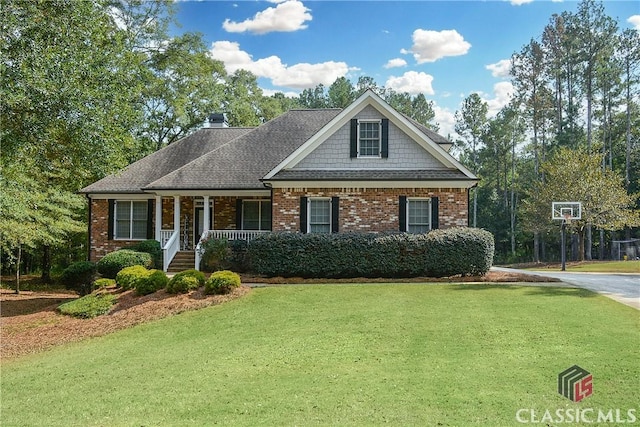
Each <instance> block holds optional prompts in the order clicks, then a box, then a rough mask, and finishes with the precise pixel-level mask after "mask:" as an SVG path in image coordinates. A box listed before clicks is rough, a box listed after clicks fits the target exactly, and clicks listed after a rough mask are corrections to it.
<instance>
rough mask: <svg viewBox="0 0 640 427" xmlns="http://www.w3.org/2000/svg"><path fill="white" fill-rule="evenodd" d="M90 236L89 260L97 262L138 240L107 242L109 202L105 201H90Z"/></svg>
mask: <svg viewBox="0 0 640 427" xmlns="http://www.w3.org/2000/svg"><path fill="white" fill-rule="evenodd" d="M90 203H91V219H90V221H91V235H90V236H89V238H90V247H89V260H91V261H98V260H99V259H100V258H102V257H103V256H105V255H106V254H108V253H109V252H113V251H117V250H118V249H122V248H125V247H127V246H131V245H133V244H135V243H138V242H139V240H109V221H112V219H111V218H109V201H108V200H106V199H92V200H91V202H90Z"/></svg>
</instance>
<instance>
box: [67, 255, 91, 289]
mask: <svg viewBox="0 0 640 427" xmlns="http://www.w3.org/2000/svg"><path fill="white" fill-rule="evenodd" d="M95 278H96V264H95V263H93V262H89V261H79V262H74V263H73V264H71V265H70V266H69V267H67V268H65V269H64V271H63V272H62V277H61V280H62V281H63V283H64V286H65V287H66V288H67V289H70V290H73V291H76V292H77V293H78V294H80V295H87V294H89V293H91V292H92V291H93V282H94V280H95Z"/></svg>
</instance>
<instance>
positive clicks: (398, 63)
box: [384, 58, 407, 68]
mask: <svg viewBox="0 0 640 427" xmlns="http://www.w3.org/2000/svg"><path fill="white" fill-rule="evenodd" d="M406 65H407V61H405V60H404V59H402V58H393V59H390V60H389V61H388V62H387V63H386V64H384V68H398V67H405V66H406Z"/></svg>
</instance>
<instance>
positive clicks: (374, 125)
mask: <svg viewBox="0 0 640 427" xmlns="http://www.w3.org/2000/svg"><path fill="white" fill-rule="evenodd" d="M381 130H382V129H381V122H380V120H376V121H364V120H360V121H359V122H358V157H380V135H381V133H382V132H381Z"/></svg>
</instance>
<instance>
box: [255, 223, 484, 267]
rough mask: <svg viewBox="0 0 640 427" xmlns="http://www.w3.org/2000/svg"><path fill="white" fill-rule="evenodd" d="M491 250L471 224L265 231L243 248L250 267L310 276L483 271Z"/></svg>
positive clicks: (482, 232) (482, 235)
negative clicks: (379, 230)
mask: <svg viewBox="0 0 640 427" xmlns="http://www.w3.org/2000/svg"><path fill="white" fill-rule="evenodd" d="M493 254H494V241H493V235H492V234H491V233H489V232H488V231H485V230H480V229H473V228H449V229H443V230H434V231H431V232H429V233H427V234H407V233H394V234H375V233H338V234H299V233H269V234H265V235H261V236H259V237H257V238H256V239H253V240H252V241H251V242H249V246H248V249H247V257H248V258H249V263H250V268H251V271H252V272H254V273H257V274H262V275H266V276H284V277H309V278H313V277H324V278H346V277H416V276H430V277H447V276H455V275H482V274H485V273H486V272H487V271H489V268H490V267H491V264H492V261H493Z"/></svg>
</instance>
